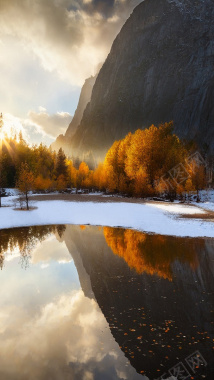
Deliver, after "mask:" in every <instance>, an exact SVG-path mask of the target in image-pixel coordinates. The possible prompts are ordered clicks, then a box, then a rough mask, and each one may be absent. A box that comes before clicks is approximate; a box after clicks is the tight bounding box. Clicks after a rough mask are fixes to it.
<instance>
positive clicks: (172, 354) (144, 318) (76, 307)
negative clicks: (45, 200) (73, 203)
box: [0, 225, 214, 380]
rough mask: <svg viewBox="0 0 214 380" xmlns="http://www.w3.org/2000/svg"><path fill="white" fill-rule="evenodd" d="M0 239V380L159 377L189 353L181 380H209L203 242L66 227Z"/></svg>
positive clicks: (210, 269)
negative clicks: (193, 360)
mask: <svg viewBox="0 0 214 380" xmlns="http://www.w3.org/2000/svg"><path fill="white" fill-rule="evenodd" d="M0 238H1V240H0V245H1V256H3V257H4V260H5V262H6V265H5V266H4V268H3V271H1V273H0V276H1V298H0V333H1V340H0V375H1V376H0V378H3V379H5V380H7V379H18V380H19V379H20V380H25V379H30V380H31V379H42V380H43V379H69V380H71V379H78V380H79V379H80V380H82V379H83V380H91V379H95V380H104V379H106V380H111V379H118V380H119V379H128V380H132V379H133V380H137V379H142V380H143V379H144V380H145V379H146V378H145V377H144V376H143V375H144V374H145V375H147V376H148V377H149V379H150V380H153V379H155V378H159V377H160V376H162V375H164V374H165V375H164V376H163V378H168V377H169V376H170V374H171V372H170V369H171V368H174V367H176V365H177V364H178V363H180V362H181V363H183V364H184V365H186V366H187V362H186V361H185V359H186V358H187V357H188V356H189V355H191V354H193V353H194V352H195V351H196V350H198V351H199V352H200V353H201V354H202V355H203V357H204V359H205V360H206V362H207V365H206V366H205V365H204V366H201V365H199V366H198V368H195V372H194V371H192V370H191V369H190V368H189V367H188V369H189V372H190V376H191V378H192V379H198V380H199V379H200V380H201V379H203V378H206V379H207V380H212V379H213V373H214V366H213V356H212V352H213V338H214V331H213V321H214V318H213V316H214V313H213V311H214V308H213V299H214V297H213V288H214V261H213V259H214V257H213V253H214V241H213V239H184V238H179V239H178V238H174V237H163V236H158V235H148V234H142V233H140V232H137V231H133V230H124V229H114V228H107V227H105V228H99V227H91V226H70V225H69V226H52V227H31V228H25V229H14V230H5V231H0ZM17 247H18V248H17ZM17 249H18V251H20V252H21V256H22V255H23V257H24V256H25V254H26V252H27V255H28V264H29V265H28V270H27V271H23V268H22V267H21V266H20V255H19V252H18V251H17ZM101 311H102V312H101ZM130 363H131V365H130ZM136 370H137V372H138V373H139V374H138V373H137V372H136ZM203 376H205V377H203ZM178 379H179V377H178Z"/></svg>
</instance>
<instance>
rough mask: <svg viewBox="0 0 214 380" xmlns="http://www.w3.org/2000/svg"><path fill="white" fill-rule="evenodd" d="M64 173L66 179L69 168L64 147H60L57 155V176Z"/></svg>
mask: <svg viewBox="0 0 214 380" xmlns="http://www.w3.org/2000/svg"><path fill="white" fill-rule="evenodd" d="M60 175H63V176H64V177H65V178H66V179H67V177H68V168H67V165H66V156H65V153H64V151H63V150H62V148H60V149H59V151H58V154H57V157H56V176H57V178H58V177H59V176H60Z"/></svg>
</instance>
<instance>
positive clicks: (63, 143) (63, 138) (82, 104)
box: [51, 75, 97, 154]
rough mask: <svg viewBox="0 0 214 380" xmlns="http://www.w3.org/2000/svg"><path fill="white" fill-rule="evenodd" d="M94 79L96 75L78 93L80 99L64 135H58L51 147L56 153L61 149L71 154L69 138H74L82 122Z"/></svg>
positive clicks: (87, 80)
mask: <svg viewBox="0 0 214 380" xmlns="http://www.w3.org/2000/svg"><path fill="white" fill-rule="evenodd" d="M96 78H97V75H96V76H94V77H93V76H91V77H90V78H88V79H86V81H85V83H84V85H83V87H82V90H81V93H80V98H79V102H78V106H77V109H76V111H75V114H74V117H73V119H72V121H71V123H70V124H69V126H68V129H67V131H66V133H65V135H59V136H58V137H57V139H56V141H55V142H54V143H53V144H52V145H51V147H52V149H54V150H56V151H57V150H59V148H60V147H62V148H63V149H64V151H65V152H66V153H67V154H70V153H71V146H70V145H71V138H72V137H73V136H74V134H75V132H76V130H77V127H78V126H79V124H80V122H81V120H82V116H83V112H84V110H85V108H86V106H87V104H88V102H89V101H90V99H91V93H92V88H93V86H94V83H95V80H96Z"/></svg>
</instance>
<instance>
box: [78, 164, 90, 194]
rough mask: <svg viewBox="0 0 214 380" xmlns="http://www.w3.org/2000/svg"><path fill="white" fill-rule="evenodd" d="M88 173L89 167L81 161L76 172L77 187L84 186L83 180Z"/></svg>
mask: <svg viewBox="0 0 214 380" xmlns="http://www.w3.org/2000/svg"><path fill="white" fill-rule="evenodd" d="M88 175H89V167H88V165H87V164H86V163H85V162H84V161H83V162H81V164H80V166H79V170H78V172H77V188H80V187H81V186H84V182H85V181H86V179H87V177H88Z"/></svg>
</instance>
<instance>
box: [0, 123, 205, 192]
mask: <svg viewBox="0 0 214 380" xmlns="http://www.w3.org/2000/svg"><path fill="white" fill-rule="evenodd" d="M195 151H196V147H195V145H194V144H189V145H188V144H185V143H184V142H182V141H181V140H180V139H179V138H178V137H177V136H176V135H175V134H174V133H173V123H172V122H170V123H165V124H161V125H160V126H159V127H155V126H154V125H152V126H151V127H150V128H148V129H145V130H141V129H138V130H137V131H136V132H135V133H128V135H127V136H126V137H125V138H124V139H121V140H119V141H115V142H114V144H113V145H112V146H111V148H110V149H109V150H108V152H107V154H106V156H105V159H104V161H103V162H102V163H100V164H99V165H98V166H97V167H96V168H94V169H91V168H90V167H89V165H88V164H87V163H86V162H84V161H83V162H78V166H77V160H76V162H75V160H72V159H69V158H68V157H66V156H65V154H64V152H63V150H62V149H61V148H60V149H59V151H58V152H55V151H52V150H51V149H49V148H47V147H46V146H44V145H43V144H40V145H39V146H37V145H34V146H32V147H30V146H29V145H28V144H27V143H26V141H25V140H24V139H23V137H22V134H21V133H20V134H19V136H18V138H17V137H16V136H14V137H10V138H9V137H7V136H6V137H4V139H3V140H2V146H1V149H0V188H4V187H18V188H19V189H20V190H21V191H22V192H23V193H24V194H25V195H26V197H27V194H28V192H29V190H35V191H38V192H41V191H54V190H57V191H60V192H61V191H66V189H68V188H76V191H78V189H80V188H84V189H88V190H91V191H92V190H101V191H105V192H108V193H121V194H125V195H128V196H135V197H147V196H157V195H160V194H165V195H168V196H169V197H175V196H176V195H177V194H178V195H179V196H180V197H182V196H183V194H185V193H186V194H189V193H190V192H191V191H196V192H199V190H201V189H204V188H205V187H206V186H207V166H206V164H205V161H203V159H202V160H201V162H199V160H198V157H196V158H197V159H195V158H194V154H193V153H194V152H195ZM190 157H192V159H191V160H190V159H189V158H190Z"/></svg>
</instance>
